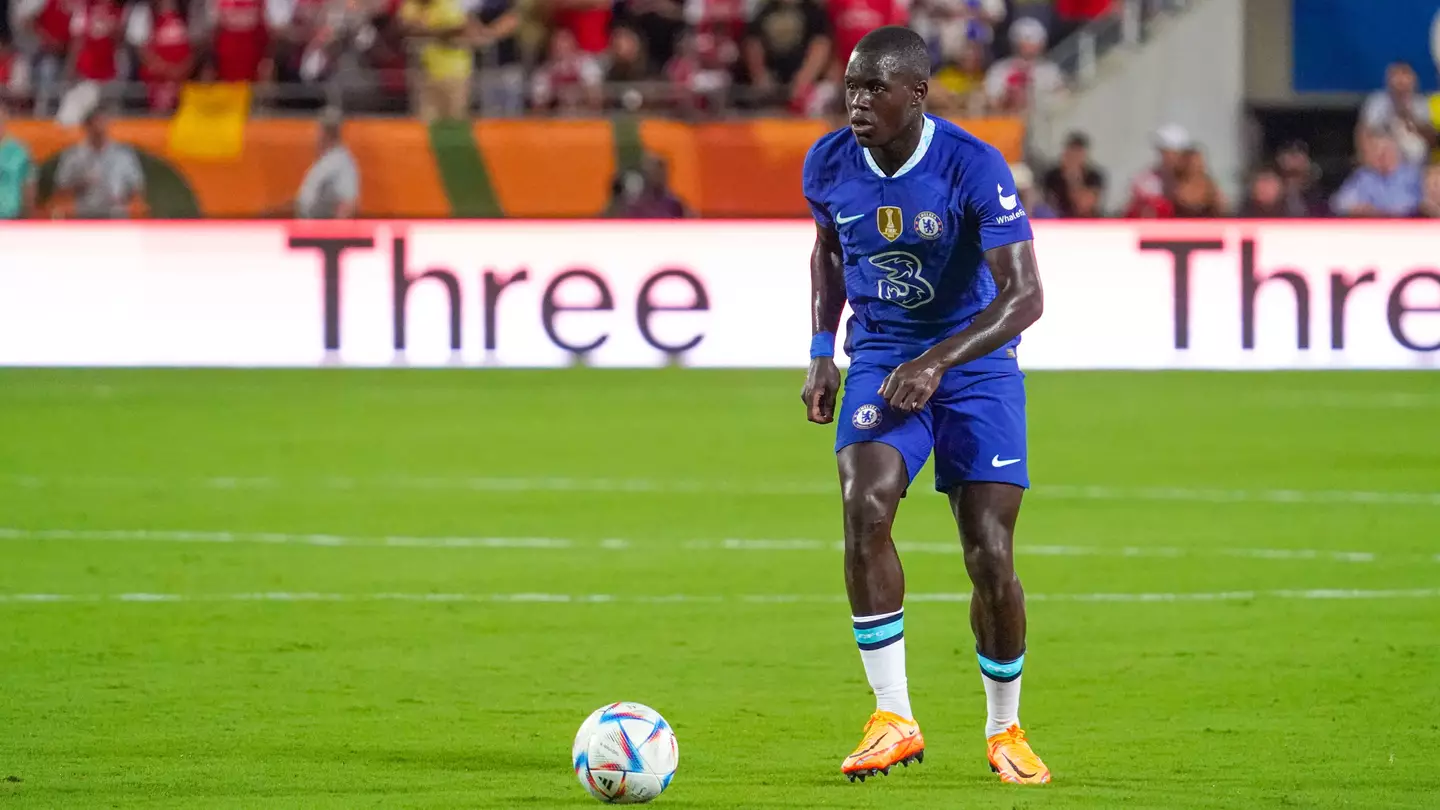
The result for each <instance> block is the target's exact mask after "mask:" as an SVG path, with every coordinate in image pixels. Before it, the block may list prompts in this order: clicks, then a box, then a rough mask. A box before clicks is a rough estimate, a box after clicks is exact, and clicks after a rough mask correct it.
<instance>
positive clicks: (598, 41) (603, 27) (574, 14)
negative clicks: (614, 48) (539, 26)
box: [555, 2, 611, 54]
mask: <svg viewBox="0 0 1440 810" xmlns="http://www.w3.org/2000/svg"><path fill="white" fill-rule="evenodd" d="M610 14H611V9H610V3H609V2H606V3H604V4H603V5H599V6H588V7H584V8H562V9H560V10H559V11H556V12H555V24H556V25H560V26H564V27H565V28H568V29H570V33H572V34H574V35H575V44H577V45H579V46H580V50H582V51H584V52H586V53H595V54H599V53H604V52H605V51H606V50H608V49H609V48H610Z"/></svg>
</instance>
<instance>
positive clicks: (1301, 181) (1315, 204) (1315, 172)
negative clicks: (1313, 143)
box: [1275, 141, 1330, 217]
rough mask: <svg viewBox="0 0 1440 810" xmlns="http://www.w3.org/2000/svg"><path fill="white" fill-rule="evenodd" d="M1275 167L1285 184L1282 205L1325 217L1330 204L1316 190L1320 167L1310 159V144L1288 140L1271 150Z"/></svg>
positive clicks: (1318, 185) (1307, 214)
mask: <svg viewBox="0 0 1440 810" xmlns="http://www.w3.org/2000/svg"><path fill="white" fill-rule="evenodd" d="M1275 166H1276V168H1277V169H1278V170H1279V173H1280V180H1281V181H1282V182H1284V184H1285V206H1286V208H1287V209H1289V210H1303V211H1305V213H1304V214H1303V215H1301V216H1310V217H1326V216H1329V215H1330V203H1329V201H1328V200H1326V199H1325V196H1324V195H1323V194H1321V193H1320V167H1319V166H1316V165H1315V163H1314V162H1313V161H1311V160H1310V146H1309V144H1306V143H1305V142H1304V141H1292V142H1291V143H1288V144H1286V145H1285V146H1283V147H1281V149H1280V151H1279V152H1277V153H1275Z"/></svg>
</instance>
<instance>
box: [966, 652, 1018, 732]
mask: <svg viewBox="0 0 1440 810" xmlns="http://www.w3.org/2000/svg"><path fill="white" fill-rule="evenodd" d="M976 657H977V658H979V659H980V680H981V681H982V682H983V683H984V684H985V736H986V738H989V737H993V736H995V735H996V734H1000V733H1002V732H1004V731H1005V729H1007V728H1009V727H1011V726H1018V725H1020V671H1021V669H1022V667H1023V666H1024V664H1025V655H1024V653H1021V654H1020V657H1019V658H1016V659H1014V660H1012V661H996V660H994V659H993V658H987V657H986V656H985V655H984V654H983V653H980V652H978V651H977V652H976Z"/></svg>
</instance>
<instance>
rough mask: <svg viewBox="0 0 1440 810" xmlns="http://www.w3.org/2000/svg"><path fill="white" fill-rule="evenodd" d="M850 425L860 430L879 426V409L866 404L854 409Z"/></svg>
mask: <svg viewBox="0 0 1440 810" xmlns="http://www.w3.org/2000/svg"><path fill="white" fill-rule="evenodd" d="M850 424H852V425H854V426H855V427H857V428H860V429H861V430H869V429H870V428H873V427H875V426H876V425H878V424H880V409H879V408H877V407H875V406H874V405H871V404H870V403H868V402H867V403H865V404H864V405H861V406H860V407H858V408H856V409H855V415H854V416H852V417H850Z"/></svg>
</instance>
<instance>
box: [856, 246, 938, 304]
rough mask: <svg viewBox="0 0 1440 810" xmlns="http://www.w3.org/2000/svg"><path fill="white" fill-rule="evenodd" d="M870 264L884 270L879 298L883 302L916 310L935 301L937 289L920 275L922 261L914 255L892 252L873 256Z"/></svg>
mask: <svg viewBox="0 0 1440 810" xmlns="http://www.w3.org/2000/svg"><path fill="white" fill-rule="evenodd" d="M869 261H870V263H871V264H873V265H875V266H876V267H878V268H880V269H881V270H884V271H885V273H886V275H885V277H884V278H882V279H880V289H879V296H880V300H882V301H890V302H891V303H895V304H899V305H900V306H902V307H905V308H906V309H914V308H916V307H918V306H920V305H922V304H928V303H930V302H931V301H934V300H935V288H934V287H933V286H931V284H930V282H929V281H927V280H926V279H925V278H924V277H923V276H921V275H920V271H921V269H922V268H921V265H920V260H919V259H917V258H916V257H915V255H914V254H912V253H906V252H905V251H903V250H892V251H890V252H888V253H879V254H876V255H874V256H871V257H870V259H869Z"/></svg>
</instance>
